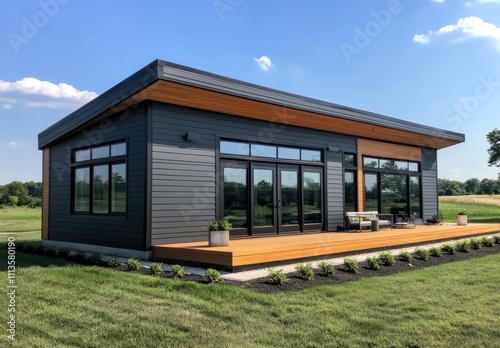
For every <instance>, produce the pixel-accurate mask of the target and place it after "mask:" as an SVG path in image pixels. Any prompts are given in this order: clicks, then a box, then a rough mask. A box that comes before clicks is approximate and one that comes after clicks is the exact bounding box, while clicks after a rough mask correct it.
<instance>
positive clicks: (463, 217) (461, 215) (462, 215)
mask: <svg viewBox="0 0 500 348" xmlns="http://www.w3.org/2000/svg"><path fill="white" fill-rule="evenodd" d="M457 225H459V226H467V212H466V211H465V210H462V211H459V212H458V214H457Z"/></svg>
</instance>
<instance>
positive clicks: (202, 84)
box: [38, 60, 465, 149]
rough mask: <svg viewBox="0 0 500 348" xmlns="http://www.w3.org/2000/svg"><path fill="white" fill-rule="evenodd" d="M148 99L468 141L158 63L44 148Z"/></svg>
mask: <svg viewBox="0 0 500 348" xmlns="http://www.w3.org/2000/svg"><path fill="white" fill-rule="evenodd" d="M145 100H154V101H159V102H165V103H171V104H176V105H182V106H187V107H193V108H199V109H204V110H209V111H214V112H222V113H226V114H229V115H233V116H235V117H245V118H254V119H259V120H265V121H270V122H275V123H285V124H290V125H295V126H299V127H304V128H311V129H318V130H325V131H329V132H332V133H341V134H348V135H353V136H357V137H364V138H369V139H374V140H381V141H389V142H395V143H401V144H406V145H413V146H419V147H429V148H435V149H442V148H445V147H448V146H452V145H455V144H458V143H461V142H464V141H465V135H464V134H461V133H455V132H451V131H447V130H443V129H439V128H434V127H429V126H425V125H421V124H418V123H414V122H409V121H404V120H400V119H397V118H393V117H389V116H384V115H380V114H376V113H373V112H368V111H364V110H359V109H355V108H350V107H347V106H343V105H338V104H334V103H329V102H325V101H322V100H317V99H313V98H308V97H304V96H300V95H297V94H292V93H287V92H283V91H279V90H276V89H271V88H267V87H262V86H258V85H255V84H251V83H247V82H243V81H240V80H236V79H232V78H228V77H224V76H220V75H216V74H212V73H209V72H205V71H202V70H197V69H193V68H189V67H186V66H182V65H178V64H174V63H170V62H166V61H163V60H155V61H153V62H152V63H150V64H148V65H146V66H145V67H144V68H142V69H140V70H139V71H137V72H136V73H134V74H133V75H131V76H130V77H128V78H126V79H125V80H123V81H122V82H120V83H118V84H117V85H115V86H114V87H112V88H110V89H109V90H108V91H106V92H104V93H103V94H101V95H100V96H98V97H97V98H95V99H94V100H92V101H90V102H89V103H87V104H85V105H84V106H82V107H81V108H79V109H78V110H76V111H74V112H72V113H71V114H69V115H68V116H66V117H65V118H63V119H61V120H60V121H58V122H57V123H55V124H54V125H52V126H50V127H49V128H47V129H46V130H44V131H43V132H41V133H40V134H39V135H38V146H39V148H40V149H43V148H45V147H47V146H50V145H51V144H53V143H55V142H57V141H59V140H61V139H64V138H66V137H68V136H71V135H72V134H75V133H76V132H79V131H81V130H82V129H84V128H86V127H88V126H90V125H92V124H94V123H95V122H98V121H99V120H101V119H103V118H104V117H108V116H110V115H112V114H115V113H117V112H119V111H122V110H124V109H126V108H127V107H130V106H132V105H135V104H138V103H140V102H142V101H145ZM277 115H278V116H277ZM280 115H281V116H280Z"/></svg>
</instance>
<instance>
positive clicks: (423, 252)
mask: <svg viewBox="0 0 500 348" xmlns="http://www.w3.org/2000/svg"><path fill="white" fill-rule="evenodd" d="M415 255H416V256H417V258H419V259H420V260H424V261H427V260H429V250H427V249H417V250H415Z"/></svg>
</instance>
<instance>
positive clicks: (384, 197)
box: [363, 157, 422, 218]
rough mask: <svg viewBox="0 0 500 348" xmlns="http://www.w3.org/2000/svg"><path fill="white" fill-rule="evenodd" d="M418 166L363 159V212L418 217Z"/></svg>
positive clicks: (419, 190)
mask: <svg viewBox="0 0 500 348" xmlns="http://www.w3.org/2000/svg"><path fill="white" fill-rule="evenodd" d="M419 168H420V165H419V163H418V162H413V161H402V160H394V159H385V158H375V157H364V158H363V171H364V186H365V187H364V191H365V210H366V211H369V210H376V211H379V212H380V213H382V214H402V215H407V216H412V217H415V218H420V217H421V210H422V207H421V187H420V172H419Z"/></svg>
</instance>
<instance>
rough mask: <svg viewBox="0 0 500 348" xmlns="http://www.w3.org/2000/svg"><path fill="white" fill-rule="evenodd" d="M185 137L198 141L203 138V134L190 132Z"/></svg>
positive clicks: (188, 139)
mask: <svg viewBox="0 0 500 348" xmlns="http://www.w3.org/2000/svg"><path fill="white" fill-rule="evenodd" d="M184 138H186V140H187V141H197V140H200V139H201V135H200V134H198V133H192V132H188V133H186V136H185V137H184Z"/></svg>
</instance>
